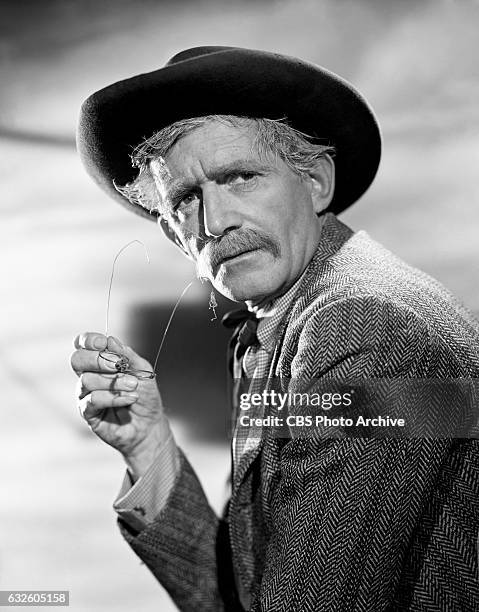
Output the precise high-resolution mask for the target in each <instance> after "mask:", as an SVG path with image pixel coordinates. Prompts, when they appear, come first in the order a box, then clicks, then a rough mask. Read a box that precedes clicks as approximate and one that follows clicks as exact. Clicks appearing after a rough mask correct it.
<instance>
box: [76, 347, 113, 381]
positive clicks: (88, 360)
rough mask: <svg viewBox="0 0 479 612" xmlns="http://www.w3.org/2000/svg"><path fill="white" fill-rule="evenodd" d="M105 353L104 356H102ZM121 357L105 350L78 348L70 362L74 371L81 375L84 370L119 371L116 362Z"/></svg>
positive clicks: (107, 372) (105, 372)
mask: <svg viewBox="0 0 479 612" xmlns="http://www.w3.org/2000/svg"><path fill="white" fill-rule="evenodd" d="M102 355H104V356H102ZM118 359H119V357H117V356H115V355H105V354H104V351H100V352H98V351H92V350H88V349H78V350H76V351H74V352H73V353H72V356H71V357H70V364H71V367H72V369H73V371H74V372H75V373H76V374H77V376H80V374H82V373H83V372H102V373H104V374H114V373H118V370H117V369H116V367H115V362H116V361H118Z"/></svg>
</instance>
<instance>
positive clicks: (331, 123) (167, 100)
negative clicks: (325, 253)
mask: <svg viewBox="0 0 479 612" xmlns="http://www.w3.org/2000/svg"><path fill="white" fill-rule="evenodd" d="M212 114H227V115H241V116H249V117H266V118H270V119H281V118H286V119H287V120H288V123H289V124H290V125H292V126H293V127H294V128H296V129H298V130H300V131H302V132H305V133H306V134H309V135H311V136H314V137H316V138H318V139H320V140H319V142H320V143H321V144H330V145H333V146H334V147H335V149H336V155H335V164H336V190H335V195H334V198H333V201H332V203H331V205H330V208H329V210H331V211H333V212H336V213H339V212H341V211H342V210H344V209H345V208H347V207H348V206H350V205H351V204H353V203H354V202H355V201H356V200H357V199H358V198H359V197H361V195H362V194H363V193H364V192H365V191H366V189H367V188H368V187H369V185H370V184H371V182H372V181H373V179H374V176H375V174H376V171H377V168H378V165H379V159H380V155H381V135H380V132H379V127H378V124H377V121H376V118H375V116H374V114H373V112H372V110H371V108H370V107H369V105H368V104H367V102H366V101H365V100H364V98H363V97H362V96H361V94H359V92H358V91H357V90H356V89H355V88H354V87H352V85H350V84H349V83H347V82H346V81H345V80H344V79H342V78H340V77H338V76H337V75H335V74H334V73H332V72H329V71H328V70H326V69H324V68H321V67H320V66H316V65H314V64H310V63H308V62H304V61H302V60H299V59H296V58H292V57H288V56H285V55H279V54H276V53H267V52H265V51H255V50H252V49H241V48H236V47H195V48H193V49H188V50H186V51H182V52H181V53H178V54H177V55H175V56H174V57H173V58H172V59H171V60H170V61H169V62H168V63H167V64H166V65H165V67H164V68H160V69H159V70H155V71H154V72H149V73H147V74H140V75H137V76H134V77H133V78H130V79H126V80H123V81H119V82H118V83H114V84H113V85H110V86H108V87H105V88H104V89H101V90H100V91H97V92H96V93H94V94H92V95H91V96H90V97H89V98H88V99H87V100H86V101H85V102H84V104H83V106H82V108H81V113H80V120H79V126H78V136H77V142H78V151H79V153H80V156H81V159H82V161H83V163H84V165H85V167H86V169H87V171H88V173H89V174H90V176H91V177H92V178H93V180H94V181H95V182H96V183H98V185H99V186H100V187H101V188H102V189H104V190H105V191H106V192H107V193H108V194H109V195H110V196H112V197H113V198H115V199H116V200H117V201H119V202H120V203H121V204H123V205H124V206H126V207H127V208H129V209H130V210H133V211H134V212H136V213H138V214H140V215H143V216H145V217H146V218H148V219H152V220H154V219H155V217H154V216H153V215H151V214H150V213H149V212H148V211H146V210H144V209H142V208H141V207H140V206H138V205H135V204H131V203H130V202H129V201H128V200H127V199H126V198H125V197H124V196H122V195H121V194H120V193H119V192H118V191H117V190H116V189H115V187H114V185H113V181H115V182H116V184H117V185H125V184H126V183H129V182H131V181H132V180H133V179H134V178H135V176H136V174H137V172H138V170H137V169H135V168H133V166H132V165H131V159H130V154H131V153H132V151H133V149H134V148H135V147H136V146H137V145H138V144H139V143H140V142H141V141H142V140H143V139H144V138H148V137H150V136H151V135H152V134H153V133H154V132H156V131H158V130H160V129H161V128H163V127H165V126H167V125H169V124H171V123H173V122H175V121H179V120H180V119H185V118H190V117H199V116H204V115H212Z"/></svg>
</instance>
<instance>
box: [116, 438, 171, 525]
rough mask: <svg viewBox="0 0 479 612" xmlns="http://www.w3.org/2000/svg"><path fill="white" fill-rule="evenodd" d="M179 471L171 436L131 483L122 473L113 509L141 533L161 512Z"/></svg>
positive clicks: (127, 476) (128, 477)
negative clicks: (140, 474)
mask: <svg viewBox="0 0 479 612" xmlns="http://www.w3.org/2000/svg"><path fill="white" fill-rule="evenodd" d="M179 471H180V457H179V452H178V447H177V446H176V442H175V439H174V438H173V435H170V437H169V438H168V439H167V440H166V442H165V443H164V444H163V446H162V448H161V449H160V452H159V454H158V456H157V457H156V459H155V460H154V461H153V463H152V464H151V465H150V467H149V468H148V470H147V471H146V472H145V473H144V474H143V476H141V478H139V479H138V480H137V481H136V482H135V484H133V483H132V480H131V476H130V474H129V472H128V470H127V471H126V474H125V477H124V478H123V483H122V485H121V489H120V492H119V494H118V497H117V498H116V499H115V501H114V503H113V509H114V510H115V511H116V512H117V514H118V516H119V517H121V518H122V519H123V520H124V521H125V522H126V523H128V525H130V526H131V527H132V528H133V529H135V530H136V531H141V530H142V529H144V528H145V527H147V526H148V525H149V524H151V523H153V521H154V520H155V518H156V517H157V516H158V514H159V513H160V512H161V510H163V508H164V507H165V505H166V502H167V501H168V497H169V494H170V493H171V490H172V489H173V485H174V484H175V480H176V477H177V475H178V473H179Z"/></svg>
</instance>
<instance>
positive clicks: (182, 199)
mask: <svg viewBox="0 0 479 612" xmlns="http://www.w3.org/2000/svg"><path fill="white" fill-rule="evenodd" d="M199 204H200V195H199V194H198V193H196V192H194V191H189V192H188V193H184V194H182V195H180V196H178V197H177V198H176V201H175V202H174V206H173V212H175V213H178V212H183V213H186V212H188V211H191V210H193V208H195V207H196V206H198V205H199Z"/></svg>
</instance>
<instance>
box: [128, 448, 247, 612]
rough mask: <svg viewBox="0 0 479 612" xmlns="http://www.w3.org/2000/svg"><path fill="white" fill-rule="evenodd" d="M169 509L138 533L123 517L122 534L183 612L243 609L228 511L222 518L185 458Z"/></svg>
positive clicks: (171, 495) (165, 509) (167, 506)
mask: <svg viewBox="0 0 479 612" xmlns="http://www.w3.org/2000/svg"><path fill="white" fill-rule="evenodd" d="M179 452H180V470H179V474H178V476H177V478H176V481H175V484H174V486H173V489H172V491H171V492H170V495H169V497H168V500H167V503H166V505H165V506H164V507H163V509H162V510H161V511H160V513H159V514H158V516H157V517H156V518H155V520H154V522H153V523H152V524H150V525H148V526H147V527H146V528H144V529H142V530H141V531H139V532H135V531H134V530H133V529H132V528H131V526H130V525H129V524H128V523H126V522H125V521H123V520H121V519H119V521H118V524H119V527H120V530H121V533H122V535H123V536H124V538H125V539H126V540H127V542H128V543H129V544H130V546H131V547H132V549H133V550H134V551H135V553H136V554H137V555H138V556H139V557H140V559H141V560H142V561H143V562H144V563H145V564H146V565H147V566H148V568H149V569H150V570H151V572H152V573H153V574H154V576H155V577H156V578H157V580H158V581H159V582H160V583H161V584H162V585H163V587H164V588H165V589H166V590H167V591H168V593H169V594H170V596H171V598H172V599H173V601H174V602H175V603H176V605H177V606H178V609H179V610H182V611H184V612H219V611H223V610H228V611H229V610H231V611H232V612H235V611H236V610H240V608H239V607H238V606H239V604H238V599H237V595H236V591H235V587H234V579H233V572H232V567H231V551H230V545H229V537H228V523H227V511H225V515H224V517H223V518H218V517H217V516H216V514H215V512H214V511H213V510H212V508H211V507H210V505H209V504H208V501H207V499H206V496H205V494H204V491H203V489H202V486H201V484H200V482H199V480H198V477H197V476H196V474H195V472H194V471H193V469H192V467H191V465H190V463H189V462H188V460H187V458H186V457H185V455H184V454H183V452H182V451H181V449H180V450H179Z"/></svg>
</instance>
